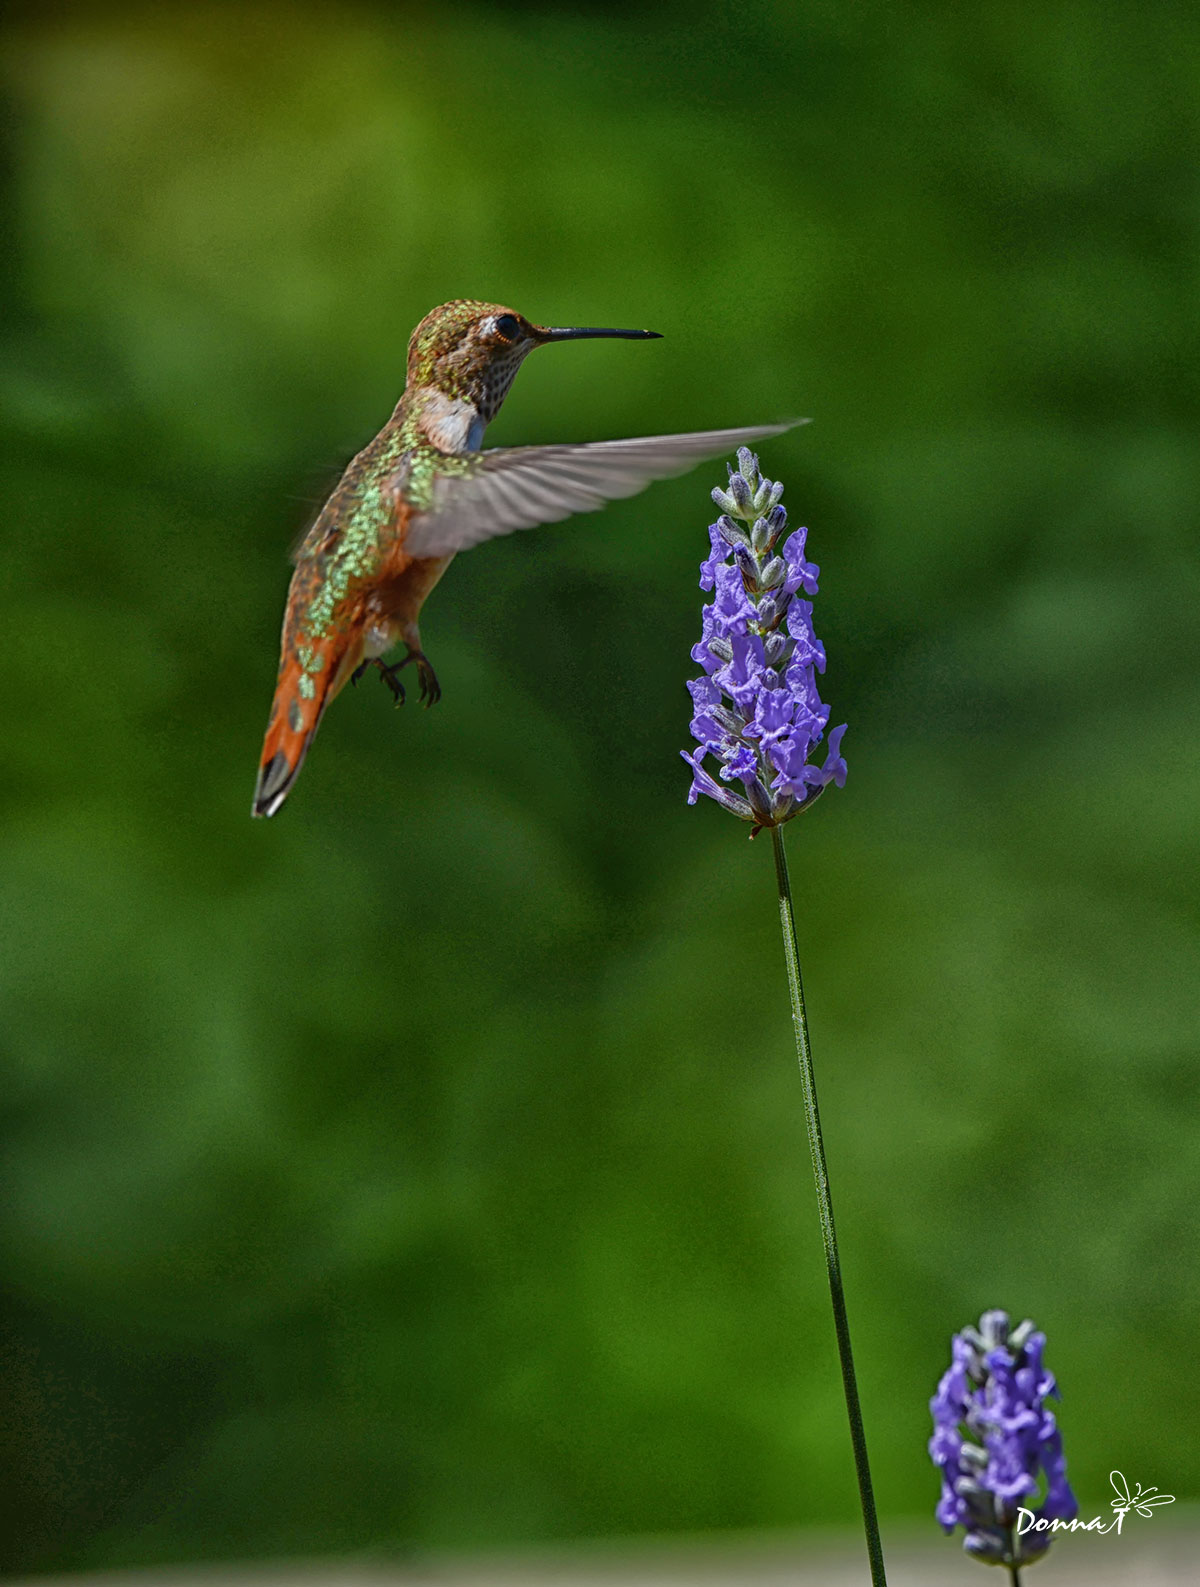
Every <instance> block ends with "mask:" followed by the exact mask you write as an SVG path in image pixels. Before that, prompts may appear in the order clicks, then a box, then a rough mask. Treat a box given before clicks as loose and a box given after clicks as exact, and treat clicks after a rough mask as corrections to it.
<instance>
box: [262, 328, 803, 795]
mask: <svg viewBox="0 0 1200 1587" xmlns="http://www.w3.org/2000/svg"><path fill="white" fill-rule="evenodd" d="M658 334H659V333H658V332H657V331H624V330H601V329H595V328H591V327H586V328H585V327H572V328H568V329H555V328H548V327H546V326H542V325H534V324H532V323H531V322H530V321H529V320H527V319H526V318H525V317H524V316H523V315H521V314H518V313H516V312H515V311H514V310H513V309H508V308H505V307H504V306H503V305H502V304H498V303H477V302H474V301H466V300H458V301H455V302H453V303H443V304H442V305H441V307H440V308H436V309H434V310H433V311H432V312H431V313H429V314H427V315H426V316H425V318H424V319H423V320H422V321H421V323H420V324H419V325H418V326H417V328H416V330H415V331H414V332H413V334H412V340H411V341H410V342H409V344H408V374H407V380H406V383H405V387H404V395H403V396H402V397H401V398H400V401H399V403H398V404H397V407H396V410H395V412H394V413H393V414H392V416H391V418H390V419H389V420H388V422H387V423H386V424H385V425H384V427H383V429H382V430H380V432H379V434H378V435H377V436H376V437H375V439H374V440H373V441H370V442H369V443H368V444H367V445H366V446H365V447H364V448H363V449H362V451H361V452H359V454H358V455H357V457H355V458H354V459H353V460H352V461H351V463H350V464H349V466H348V467H347V469H346V471H345V473H344V474H343V475H342V477H341V479H340V480H339V481H338V483H337V485H336V486H335V488H334V490H333V493H332V495H331V496H330V497H329V500H328V501H327V502H326V503H325V505H324V507H323V508H322V509H321V512H320V514H319V516H318V517H317V520H316V522H315V523H314V524H313V526H312V528H311V529H310V530H309V532H308V534H307V535H306V536H305V538H304V540H303V542H302V543H301V544H300V546H299V549H298V550H297V552H296V554H295V557H294V561H295V564H296V571H295V572H294V573H293V575H292V582H291V585H290V587H289V589H288V598H287V608H286V611H285V613H284V619H283V641H282V654H281V656H280V662H279V677H278V680H277V682H276V685H275V699H274V701H273V702H272V705H271V715H270V719H269V720H268V722H267V736H266V739H265V741H264V743H263V752H262V761H261V764H260V766H259V772H258V784H257V786H256V788H255V790H254V809H253V813H254V815H256V816H273V815H274V814H275V812H276V811H277V810H278V809H279V807H280V805H281V804H282V803H283V801H284V800H285V799H286V798H287V796H288V794H289V792H290V791H291V787H292V784H293V783H294V782H295V780H296V776H297V774H298V773H299V771H300V767H301V766H302V765H303V763H304V757H305V755H306V754H307V753H308V747H309V745H310V744H311V743H312V740H313V737H314V735H315V733H316V731H317V727H318V725H319V724H320V721H321V717H322V715H323V714H324V712H325V708H326V706H327V705H328V704H329V702H330V701H331V700H332V699H333V698H334V696H335V695H336V694H337V693H338V692H339V690H341V689H342V688H344V687H345V684H346V682H347V680H352V681H354V682H357V681H358V679H359V678H360V677H361V676H362V674H363V673H364V672H365V671H366V669H367V668H368V667H377V668H378V669H379V671H380V673H381V675H382V677H383V679H384V682H385V683H386V684H387V685H388V687H389V689H390V690H391V691H392V694H393V696H394V697H395V700H396V703H397V704H400V703H401V702H402V701H403V699H404V688H403V685H402V684H401V682H400V679H399V677H398V674H399V673H400V671H401V670H402V669H403V668H404V667H407V666H409V665H410V664H411V665H413V666H415V667H416V669H417V676H418V679H419V681H420V691H421V698H422V699H423V700H424V701H425V703H426V705H432V704H434V702H435V701H436V700H438V699H439V698H440V696H441V692H442V691H441V688H440V687H439V685H438V681H437V676H436V674H435V673H434V670H433V668H432V667H431V666H430V664H429V659H428V657H427V656H426V655H425V652H424V651H423V650H422V649H421V634H420V630H419V628H418V627H417V618H418V617H419V615H420V612H421V607H422V606H423V605H424V603H425V599H426V597H427V596H428V594H429V592H430V591H431V590H432V589H433V587H434V585H435V584H436V583H437V582H438V580H439V579H440V578H441V576H442V574H443V573H444V572H445V571H446V569H447V567H448V566H449V565H450V562H451V561H452V560H453V558H454V556H455V554H456V553H457V552H459V551H464V550H466V548H467V547H468V546H473V545H478V544H479V542H480V541H481V540H487V539H490V538H491V537H492V536H493V535H502V534H508V533H510V532H511V531H512V530H514V529H526V528H531V527H532V526H533V525H534V524H542V523H554V522H555V521H557V520H558V519H560V518H567V517H569V516H570V515H571V514H572V513H576V512H590V511H593V510H594V509H596V508H598V507H602V506H603V505H604V503H605V502H607V501H611V500H614V499H615V498H617V497H620V496H632V495H633V494H634V493H635V492H636V491H639V490H641V489H642V487H643V486H645V485H647V484H649V483H650V481H651V480H655V479H668V478H670V477H671V476H672V475H674V474H682V473H685V472H686V471H687V470H688V469H689V468H691V467H692V466H693V464H695V463H698V462H699V461H700V460H701V459H702V458H705V457H711V456H713V455H715V454H716V453H718V452H726V451H729V450H731V449H732V448H734V447H737V446H742V445H745V444H747V443H748V442H751V441H755V440H759V439H761V438H762V437H763V436H768V435H777V434H778V433H779V432H780V431H781V430H785V429H787V428H789V426H787V425H785V424H775V425H760V426H759V427H757V428H755V429H745V430H704V431H699V432H695V433H693V434H690V435H655V436H640V437H638V438H637V439H635V440H628V441H596V442H591V443H587V444H583V445H559V446H509V447H499V448H496V449H495V450H492V451H487V452H481V451H480V450H479V447H480V443H481V442H482V440H483V432H484V430H485V429H486V427H487V425H488V424H489V423H490V422H491V420H492V419H494V418H495V416H496V414H497V412H498V411H499V409H500V404H501V403H502V402H503V401H504V398H505V397H506V396H507V394H508V389H509V387H510V386H511V385H512V383H513V378H514V376H515V375H516V373H517V370H518V369H519V368H520V366H521V364H522V362H523V360H524V359H525V358H526V357H527V356H528V354H530V353H531V352H532V351H533V350H534V348H535V347H542V346H544V345H546V344H547V343H548V342H569V341H577V340H581V339H582V338H584V337H601V336H604V337H624V338H627V339H630V340H636V341H645V340H649V339H651V338H655V337H657V336H658ZM401 642H403V644H404V645H405V647H406V648H405V653H404V655H403V656H402V657H401V659H400V660H399V661H398V662H396V663H394V664H393V665H392V666H386V665H385V664H384V661H383V657H384V655H386V653H387V652H388V651H389V650H391V649H392V648H393V647H394V646H395V645H397V644H399V643H401Z"/></svg>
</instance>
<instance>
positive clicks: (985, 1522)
mask: <svg viewBox="0 0 1200 1587" xmlns="http://www.w3.org/2000/svg"><path fill="white" fill-rule="evenodd" d="M1045 1345H1046V1336H1045V1334H1041V1333H1038V1332H1036V1331H1035V1329H1034V1326H1033V1324H1032V1323H1031V1322H1028V1321H1027V1322H1023V1323H1021V1325H1020V1326H1019V1327H1018V1328H1014V1329H1012V1330H1011V1332H1010V1330H1009V1325H1008V1315H1007V1313H1006V1312H1002V1311H989V1312H984V1314H983V1316H982V1317H981V1318H980V1319H979V1327H978V1329H975V1328H964V1329H963V1331H962V1333H959V1334H955V1335H954V1337H953V1339H952V1340H951V1358H952V1359H951V1365H950V1368H949V1370H948V1371H947V1372H946V1373H945V1374H944V1375H943V1377H942V1380H941V1382H940V1383H939V1384H938V1389H937V1393H936V1394H935V1395H934V1397H933V1399H932V1400H930V1402H929V1408H930V1410H931V1411H932V1412H933V1429H934V1431H933V1437H932V1438H931V1439H930V1440H929V1453H930V1456H931V1457H932V1459H933V1463H934V1465H935V1466H937V1467H939V1469H940V1470H941V1473H942V1494H941V1498H940V1500H939V1501H938V1506H937V1511H936V1515H937V1519H938V1520H939V1521H940V1522H941V1524H942V1526H943V1527H944V1528H945V1529H946V1531H947V1532H952V1531H953V1530H954V1528H955V1527H956V1526H962V1527H964V1528H965V1529H966V1534H967V1535H966V1537H965V1539H964V1540H963V1547H964V1548H965V1549H966V1551H967V1553H968V1554H971V1555H973V1556H974V1558H976V1559H978V1560H982V1561H983V1562H984V1563H985V1564H987V1565H1009V1566H1012V1565H1025V1564H1030V1563H1032V1562H1033V1561H1034V1560H1035V1559H1040V1558H1041V1556H1042V1555H1043V1554H1044V1553H1045V1552H1046V1550H1047V1549H1048V1548H1049V1546H1050V1534H1049V1533H1048V1532H1038V1531H1034V1530H1032V1529H1031V1530H1029V1531H1027V1532H1026V1533H1025V1534H1024V1535H1023V1536H1022V1537H1018V1536H1017V1535H1016V1533H1015V1531H1014V1530H1013V1529H1014V1527H1015V1526H1016V1522H1017V1510H1018V1507H1023V1508H1025V1509H1026V1510H1031V1511H1033V1513H1034V1515H1035V1516H1037V1517H1038V1518H1043V1517H1044V1518H1045V1519H1046V1520H1051V1521H1054V1520H1058V1521H1070V1520H1072V1519H1073V1517H1074V1516H1075V1515H1076V1514H1077V1513H1078V1509H1079V1506H1078V1505H1077V1504H1076V1502H1075V1495H1074V1494H1073V1493H1072V1492H1071V1487H1070V1484H1069V1483H1068V1482H1067V1464H1066V1461H1065V1459H1064V1458H1063V1450H1062V1435H1061V1434H1060V1433H1059V1431H1058V1425H1057V1423H1056V1422H1055V1419H1054V1415H1053V1413H1052V1412H1051V1411H1049V1410H1048V1409H1047V1408H1046V1405H1045V1401H1046V1400H1047V1399H1057V1398H1058V1397H1059V1396H1058V1388H1057V1385H1056V1384H1055V1381H1054V1378H1053V1376H1052V1375H1051V1374H1050V1373H1049V1372H1047V1371H1046V1369H1045V1368H1044V1367H1043V1365H1042V1351H1043V1350H1044V1349H1045ZM964 1433H965V1436H964ZM1039 1468H1040V1471H1041V1473H1042V1474H1043V1475H1044V1477H1045V1481H1046V1492H1045V1495H1044V1497H1043V1499H1042V1502H1041V1505H1040V1506H1037V1505H1036V1504H1035V1501H1034V1497H1033V1496H1034V1495H1036V1493H1037V1491H1038V1488H1039V1486H1040V1482H1039Z"/></svg>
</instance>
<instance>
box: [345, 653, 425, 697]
mask: <svg viewBox="0 0 1200 1587" xmlns="http://www.w3.org/2000/svg"><path fill="white" fill-rule="evenodd" d="M408 659H409V658H408V657H407V656H406V657H405V661H407V660H408ZM403 665H404V661H400V662H397V663H396V665H395V666H394V667H385V666H384V664H383V662H382V661H381V660H380V659H379V657H378V656H371V657H369V658H368V660H366V661H364V662H361V663H360V664H359V665H358V666H357V667H355V669H354V671H353V672H352V673H351V674H350V682H351V683H353V684H357V682H358V680H359V679H360V678H361V677H362V675H363V673H364V672H366V670H367V668H368V667H378V668H379V676H380V677H381V678H382V679H383V681H384V683H386V684H387V686H388V688H389V689H390V690H391V691H392V699H393V700H395V702H396V704H397V705H403V704H404V685H403V684H402V683H401V682H400V679H399V678H398V677H397V676H396V674H397V673H398V672H399V671H400V668H401V667H402V666H403ZM421 693H422V695H424V693H425V689H424V686H423V685H422V689H421Z"/></svg>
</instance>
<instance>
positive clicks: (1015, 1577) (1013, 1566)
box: [1008, 1526, 1021, 1587]
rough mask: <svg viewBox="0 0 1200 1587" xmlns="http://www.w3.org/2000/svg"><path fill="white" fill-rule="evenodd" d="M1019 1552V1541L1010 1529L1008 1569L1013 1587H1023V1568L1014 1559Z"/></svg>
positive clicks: (1010, 1528)
mask: <svg viewBox="0 0 1200 1587" xmlns="http://www.w3.org/2000/svg"><path fill="white" fill-rule="evenodd" d="M1016 1552H1017V1540H1016V1538H1015V1537H1014V1536H1013V1529H1012V1527H1011V1526H1010V1527H1009V1529H1008V1568H1009V1571H1010V1572H1011V1574H1012V1587H1021V1567H1020V1566H1019V1565H1018V1564H1017V1562H1016V1560H1015V1559H1014V1558H1013V1556H1014V1555H1015V1553H1016Z"/></svg>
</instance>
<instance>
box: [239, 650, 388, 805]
mask: <svg viewBox="0 0 1200 1587" xmlns="http://www.w3.org/2000/svg"><path fill="white" fill-rule="evenodd" d="M288 639H289V636H288V635H286V634H285V636H284V646H283V660H282V662H281V663H280V667H279V679H278V682H277V683H276V685H275V698H274V700H273V701H272V703H271V715H270V718H269V720H268V722H267V736H266V738H265V739H264V740H263V750H262V761H261V763H260V765H259V768H258V782H257V784H256V785H255V789H254V808H253V811H252V814H254V815H256V816H273V815H274V814H275V812H276V810H278V809H279V807H280V805H281V804H282V803H283V801H284V800H285V799H286V798H287V796H288V794H289V793H290V792H291V789H292V784H293V783H294V782H295V780H296V778H297V777H298V776H299V775H300V768H301V766H303V764H304V757H305V756H306V755H307V754H308V746H309V745H310V744H311V743H312V741H313V739H314V738H315V737H316V735H317V728H318V727H319V726H320V725H321V718H322V716H323V715H324V714H325V707H326V706H327V705H328V704H329V702H330V700H332V699H333V697H334V695H335V694H337V692H338V690H339V689H340V688H341V687H342V685H343V684H344V683H345V681H346V679H347V678H348V677H349V675H350V673H351V672H352V671H353V670H354V666H355V664H356V662H357V660H358V658H359V654H360V653H361V650H362V645H361V642H360V643H359V645H357V646H353V645H352V644H351V642H350V639H349V636H348V635H347V634H345V633H344V632H343V633H332V634H330V635H328V636H327V637H326V638H324V639H319V640H315V641H314V642H313V643H312V645H311V646H308V645H306V646H305V647H304V649H305V652H306V656H307V661H308V665H307V666H305V665H304V664H303V663H302V662H301V659H300V657H299V656H298V655H297V653H296V647H295V646H294V645H292V644H290V643H289V642H288ZM318 664H319V670H316V669H317V668H318Z"/></svg>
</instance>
